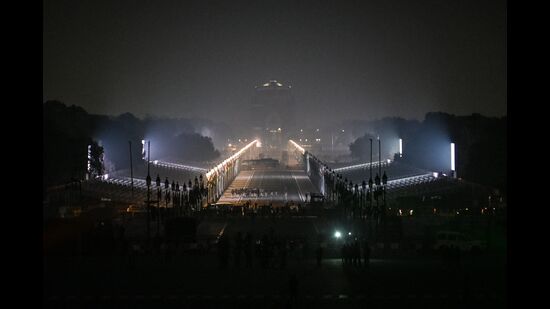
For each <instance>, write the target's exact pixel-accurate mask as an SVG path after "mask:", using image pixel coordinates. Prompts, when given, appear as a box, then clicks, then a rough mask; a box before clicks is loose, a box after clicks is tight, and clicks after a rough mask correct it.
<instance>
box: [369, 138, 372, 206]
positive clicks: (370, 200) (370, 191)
mask: <svg viewBox="0 0 550 309" xmlns="http://www.w3.org/2000/svg"><path fill="white" fill-rule="evenodd" d="M369 140H370V163H369V206H370V207H372V138H369Z"/></svg>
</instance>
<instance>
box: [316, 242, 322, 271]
mask: <svg viewBox="0 0 550 309" xmlns="http://www.w3.org/2000/svg"><path fill="white" fill-rule="evenodd" d="M322 260H323V247H321V245H319V248H317V267H321V261H322Z"/></svg>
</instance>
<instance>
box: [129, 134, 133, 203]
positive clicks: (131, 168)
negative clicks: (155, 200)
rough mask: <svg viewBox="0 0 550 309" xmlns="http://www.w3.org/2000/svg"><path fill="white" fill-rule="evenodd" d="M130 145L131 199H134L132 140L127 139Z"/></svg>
mask: <svg viewBox="0 0 550 309" xmlns="http://www.w3.org/2000/svg"><path fill="white" fill-rule="evenodd" d="M128 144H129V146H130V181H131V184H132V201H133V200H134V168H133V166H132V141H128Z"/></svg>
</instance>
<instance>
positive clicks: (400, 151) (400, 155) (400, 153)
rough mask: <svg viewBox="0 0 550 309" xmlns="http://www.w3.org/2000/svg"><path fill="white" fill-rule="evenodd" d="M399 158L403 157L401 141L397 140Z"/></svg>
mask: <svg viewBox="0 0 550 309" xmlns="http://www.w3.org/2000/svg"><path fill="white" fill-rule="evenodd" d="M399 157H403V140H402V139H401V138H400V139H399Z"/></svg>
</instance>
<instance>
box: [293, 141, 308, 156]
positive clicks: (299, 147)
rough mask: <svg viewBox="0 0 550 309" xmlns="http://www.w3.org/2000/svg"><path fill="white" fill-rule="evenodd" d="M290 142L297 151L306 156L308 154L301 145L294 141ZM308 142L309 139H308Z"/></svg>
mask: <svg viewBox="0 0 550 309" xmlns="http://www.w3.org/2000/svg"><path fill="white" fill-rule="evenodd" d="M289 142H290V143H291V144H292V145H293V146H294V147H296V149H298V151H300V152H301V153H302V154H304V153H305V152H306V150H305V149H304V148H302V147H301V146H300V145H298V144H296V142H294V141H293V140H289ZM306 142H307V139H306Z"/></svg>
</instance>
